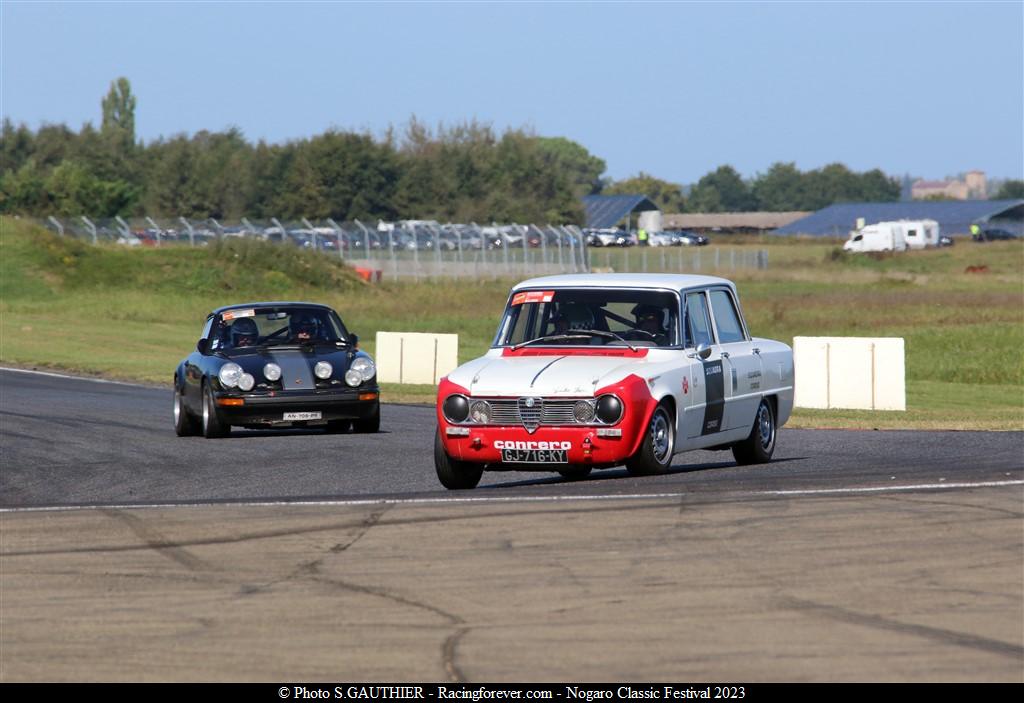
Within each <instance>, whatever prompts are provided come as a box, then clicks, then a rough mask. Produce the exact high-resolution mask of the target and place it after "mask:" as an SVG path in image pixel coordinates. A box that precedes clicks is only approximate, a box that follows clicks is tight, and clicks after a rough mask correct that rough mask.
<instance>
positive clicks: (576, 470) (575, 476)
mask: <svg viewBox="0 0 1024 703" xmlns="http://www.w3.org/2000/svg"><path fill="white" fill-rule="evenodd" d="M591 468H592V467H590V466H574V467H572V468H571V469H559V470H558V473H560V474H561V475H562V478H567V479H569V480H570V481H581V480H583V479H585V478H586V477H587V476H589V475H590V469H591Z"/></svg>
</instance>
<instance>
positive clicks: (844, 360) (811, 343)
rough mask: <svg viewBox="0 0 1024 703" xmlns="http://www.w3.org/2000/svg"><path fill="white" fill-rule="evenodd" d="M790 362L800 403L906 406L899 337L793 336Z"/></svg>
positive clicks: (880, 407)
mask: <svg viewBox="0 0 1024 703" xmlns="http://www.w3.org/2000/svg"><path fill="white" fill-rule="evenodd" d="M793 362H794V366H795V368H796V388H795V389H794V404H795V405H796V406H798V407H802V408H850V409H864V410H906V409H907V403H906V379H905V360H904V343H903V339H902V338H900V337H796V338H794V340H793Z"/></svg>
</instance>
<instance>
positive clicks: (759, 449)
mask: <svg viewBox="0 0 1024 703" xmlns="http://www.w3.org/2000/svg"><path fill="white" fill-rule="evenodd" d="M776 434H777V428H776V427H775V407H774V405H773V404H772V402H771V401H770V400H768V399H767V398H762V399H761V404H760V405H758V406H757V414H756V415H755V416H754V426H753V427H752V428H751V430H750V436H749V437H747V438H746V439H745V440H743V441H742V442H737V443H736V444H734V445H732V455H733V456H734V457H736V463H737V464H739V465H741V466H745V465H747V464H767V463H768V462H769V461H771V458H772V454H773V453H774V452H775V437H776Z"/></svg>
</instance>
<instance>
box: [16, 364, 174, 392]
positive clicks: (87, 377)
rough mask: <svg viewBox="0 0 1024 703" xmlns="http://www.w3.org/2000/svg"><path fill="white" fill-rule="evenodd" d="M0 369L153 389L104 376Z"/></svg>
mask: <svg viewBox="0 0 1024 703" xmlns="http://www.w3.org/2000/svg"><path fill="white" fill-rule="evenodd" d="M0 371H12V372H14V373H28V374H32V375H34V376H50V377H52V378H68V379H71V380H73V381H92V382H93V383H109V384H111V385H114V386H131V387H132V388H148V389H153V388H154V387H155V386H144V385H142V384H141V383H129V382H128V381H108V380H107V379H105V378H92V377H90V376H72V375H71V374H67V373H54V372H53V371H35V370H33V369H15V368H11V367H10V366H0Z"/></svg>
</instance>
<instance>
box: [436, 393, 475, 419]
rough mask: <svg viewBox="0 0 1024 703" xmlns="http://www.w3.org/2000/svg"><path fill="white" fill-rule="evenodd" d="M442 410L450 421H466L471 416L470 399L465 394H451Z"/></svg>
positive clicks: (445, 400)
mask: <svg viewBox="0 0 1024 703" xmlns="http://www.w3.org/2000/svg"><path fill="white" fill-rule="evenodd" d="M441 411H442V412H443V413H444V416H445V418H447V419H448V420H449V421H450V422H465V421H466V418H467V417H469V400H467V399H466V396H464V395H458V394H455V395H450V396H448V397H447V398H445V399H444V404H443V405H442V406H441Z"/></svg>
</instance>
